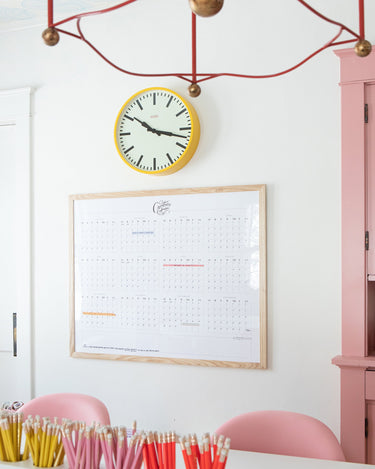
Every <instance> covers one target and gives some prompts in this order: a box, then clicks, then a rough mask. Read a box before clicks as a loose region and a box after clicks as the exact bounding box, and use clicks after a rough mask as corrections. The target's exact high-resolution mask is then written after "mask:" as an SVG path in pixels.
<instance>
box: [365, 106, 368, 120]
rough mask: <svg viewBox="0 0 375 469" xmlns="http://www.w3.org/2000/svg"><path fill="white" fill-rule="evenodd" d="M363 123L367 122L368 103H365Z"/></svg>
mask: <svg viewBox="0 0 375 469" xmlns="http://www.w3.org/2000/svg"><path fill="white" fill-rule="evenodd" d="M365 124H368V104H365Z"/></svg>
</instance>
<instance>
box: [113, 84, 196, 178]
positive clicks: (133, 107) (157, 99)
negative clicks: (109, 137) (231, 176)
mask: <svg viewBox="0 0 375 469" xmlns="http://www.w3.org/2000/svg"><path fill="white" fill-rule="evenodd" d="M199 136H200V126H199V120H198V116H197V114H196V112H195V110H194V108H193V107H192V106H191V104H190V103H188V102H187V101H186V100H185V99H183V98H181V96H179V95H178V94H176V93H174V92H173V91H171V90H168V89H166V88H148V89H146V90H143V91H140V92H139V93H137V94H135V95H134V96H132V97H131V98H130V99H129V100H128V101H127V102H126V103H125V104H124V105H123V107H122V108H121V110H120V113H119V115H118V117H117V121H116V126H115V142H116V146H117V150H118V152H119V153H120V156H121V158H122V159H123V160H124V161H125V163H127V164H128V165H129V166H131V167H132V168H133V169H135V170H137V171H140V172H142V173H149V174H170V173H173V172H175V171H177V170H178V169H181V168H182V167H183V166H185V164H186V163H187V162H188V161H189V160H190V159H191V157H192V156H193V154H194V152H195V150H196V148H197V145H198V142H199Z"/></svg>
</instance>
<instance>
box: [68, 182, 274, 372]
mask: <svg viewBox="0 0 375 469" xmlns="http://www.w3.org/2000/svg"><path fill="white" fill-rule="evenodd" d="M247 200H249V201H248V202H247ZM69 204H70V259H71V269H70V353H71V356H73V357H77V358H93V359H97V358H99V359H111V360H129V361H149V362H159V363H160V362H161V363H173V364H184V365H199V366H216V367H236V368H260V369H264V368H266V367H267V275H266V186H265V185H241V186H222V187H204V188H190V189H167V190H151V191H131V192H130V191H129V192H114V193H103V194H80V195H72V196H70V198H69ZM145 204H146V205H145ZM246 204H249V209H248V208H247V205H246ZM145 206H146V207H150V210H151V212H152V214H150V213H149V212H147V211H145ZM250 206H251V210H250ZM174 207H177V208H176V210H175V212H174V213H173V210H174ZM147 210H148V208H147ZM158 212H160V213H158ZM207 213H209V214H210V215H207ZM202 214H203V215H202ZM249 214H250V215H249ZM165 215H166V216H165ZM161 220H162V221H161ZM142 223H143V224H142ZM179 223H180V224H181V223H182V225H183V227H184V228H183V229H182V228H181V227H178V228H176V226H177V225H178V224H179ZM182 225H181V226H182ZM198 225H199V226H198ZM139 226H142V227H143V228H142V229H139V228H134V227H139ZM150 226H152V229H151V228H149V227H150ZM202 226H205V230H202ZM207 226H208V228H207ZM132 227H133V228H132ZM165 227H166V228H165ZM176 229H177V230H178V231H176ZM162 230H164V231H163V233H164V234H163V235H162V234H161V231H162ZM249 230H250V231H249ZM202 233H204V234H202ZM219 233H220V234H219ZM169 236H171V239H175V241H174V243H175V244H172V245H170V244H169V245H168V243H166V238H168V237H169ZM207 236H208V237H210V236H211V238H210V243H211V244H208V247H209V250H210V251H211V252H210V255H208V254H207V255H206V251H205V250H204V245H205V242H206V238H207ZM133 238H134V239H136V242H137V243H138V244H134V242H133V241H134V240H133ZM250 238H251V239H250ZM168 239H169V238H168ZM207 239H208V238H207ZM121 243H122V244H121ZM131 243H133V244H131ZM178 243H180V244H179V245H178ZM189 243H190V244H189ZM162 245H164V246H165V249H164V251H163V249H162ZM228 245H229V246H228ZM155 246H157V248H158V249H159V250H160V252H161V254H160V256H161V257H160V256H159V257H157V256H156V255H155V253H154V250H153V249H154V248H155ZM190 247H191V249H192V251H191V253H189V254H190V255H186V252H188V250H189V248H190ZM193 248H194V249H195V250H196V251H199V252H198V257H199V260H198V261H197V260H196V258H195V257H196V256H195V257H194V254H193ZM233 252H235V253H236V255H233ZM140 253H141V254H140ZM218 253H219V255H218ZM109 254H110V255H109ZM90 256H91V257H90ZM175 259H178V260H177V261H176V260H175ZM197 259H198V258H197ZM249 259H250V260H249ZM252 259H253V260H252ZM219 261H220V262H221V264H220V265H224V264H225V263H226V265H228V263H230V262H232V261H233V262H237V263H238V264H236V265H237V266H238V265H239V266H240V267H238V268H237V267H236V270H231V268H228V267H225V269H224V270H220V268H218V267H217V264H216V262H219ZM141 264H142V267H141V268H140V267H139V266H140V265H141ZM103 265H105V266H106V267H105V268H103ZM98 266H99V267H98ZM108 266H109V267H108ZM145 266H146V267H145ZM210 268H211V270H209V269H210ZM152 269H156V270H155V271H157V272H158V274H159V275H158V277H157V279H156V280H155V282H159V283H158V285H157V286H155V285H154V284H153V280H152V279H153V278H154V277H152V276H151V272H152V271H153V270H152ZM250 270H251V272H250ZM160 272H162V274H161V276H160ZM164 272H167V274H164ZM171 272H173V275H172V274H171ZM207 272H209V273H207ZM234 272H236V273H235V274H234ZM232 274H233V275H232ZM161 277H162V280H160V278H161ZM232 277H233V278H232ZM245 277H246V278H245ZM136 278H139V279H140V281H141V282H142V287H141V290H139V291H138V290H137V288H138V286H136V285H135V283H134V282H135V280H134V279H136ZM155 278H156V277H155ZM207 278H208V280H207ZM212 279H213V280H212ZM143 280H144V282H143ZM160 282H164V284H163V285H162V286H164V288H166V287H168V286H169V288H168V289H167V290H166V291H165V292H164V294H163V295H161V296H160V297H158V293H159V290H161V287H160V285H161V283H160ZM168 282H169V283H168ZM205 282H206V283H205ZM207 282H208V284H207ZM210 282H211V283H210ZM143 283H144V284H143ZM250 283H251V284H252V287H251V288H250V287H249V285H250ZM203 285H205V286H207V285H209V286H208V287H207V288H206V287H205V288H203ZM212 285H213V286H212ZM231 285H233V287H231ZM177 288H180V289H181V293H179V292H177V290H176V289H177ZM210 288H211V290H212V291H213V292H212V293H207V291H209V290H210ZM226 288H227V291H226V290H225V289H226ZM174 289H175V290H176V291H175V290H174ZM232 290H233V291H232ZM171 291H172V293H168V292H171ZM129 292H130V293H129ZM148 292H152V294H150V295H149V296H150V297H148V296H147V294H148ZM228 292H229V293H230V294H226V296H225V297H224V299H223V298H221V297H220V295H221V294H223V295H225V293H228ZM127 294H129V295H128V296H126V295H127ZM254 299H255V300H254ZM215 301H217V303H215ZM189 302H190V303H189ZM250 303H251V308H252V309H251V318H250V317H249V315H248V313H249V311H250V309H249V305H250ZM146 304H147V306H144V305H146ZM161 304H162V305H163V306H162V307H160V305H161ZM139 305H143V306H139ZM176 305H177V307H178V308H179V309H178V308H177V309H178V311H177V309H174V308H175V307H176ZM191 305H193V306H191ZM216 305H219V306H218V308H217V309H215V308H216ZM228 305H229V306H228ZM158 307H159V310H158ZM160 308H161V309H160ZM165 308H167V309H165ZM189 308H190V309H189ZM220 308H221V309H220ZM230 308H232V309H230ZM241 308H242V309H241ZM239 309H241V311H242V310H243V311H242V312H241V313H240V312H239ZM255 310H256V311H255ZM219 316H220V324H221V323H223V325H220V327H222V329H220V328H219V319H218V318H219ZM142 321H143V322H142ZM231 321H233V323H231ZM231 327H232V330H233V331H234V332H233V334H232V336H231V332H230V328H231ZM216 329H217V330H218V331H221V330H222V331H223V332H215V330H216ZM174 331H175V332H174ZM139 337H142V340H141V341H140V342H139ZM158 340H159V341H160V342H161V343H163V344H164V350H167V349H168V347H172V346H171V345H170V344H172V343H175V346H176V350H174V349H173V348H171V349H170V350H168V352H167V353H165V354H164V353H163V347H159V345H160V344H159V342H158ZM141 342H142V345H139V344H140V343H141ZM124 343H125V345H124ZM155 344H157V345H155ZM165 344H168V345H165ZM197 344H198V345H197ZM247 344H251V347H252V349H251V350H253V351H251V352H250V349H249V350H248V349H247ZM206 345H207V347H206ZM249 347H250V345H249ZM219 349H220V350H219ZM233 357H234V358H233ZM237 357H240V358H239V359H238V358H237ZM253 357H256V359H255V360H254V359H253Z"/></svg>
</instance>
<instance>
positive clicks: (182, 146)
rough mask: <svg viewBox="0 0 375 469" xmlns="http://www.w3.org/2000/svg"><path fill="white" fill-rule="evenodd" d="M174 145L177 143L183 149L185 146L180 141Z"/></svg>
mask: <svg viewBox="0 0 375 469" xmlns="http://www.w3.org/2000/svg"><path fill="white" fill-rule="evenodd" d="M176 145H178V146H179V147H181V148H183V149H184V150H185V148H186V145H182V143H180V142H176Z"/></svg>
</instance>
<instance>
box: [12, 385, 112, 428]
mask: <svg viewBox="0 0 375 469" xmlns="http://www.w3.org/2000/svg"><path fill="white" fill-rule="evenodd" d="M18 412H23V414H24V416H25V418H26V417H28V416H29V415H32V416H33V417H35V415H39V416H40V417H50V418H51V419H53V418H54V417H57V418H58V422H59V423H61V419H62V418H67V419H71V420H78V421H83V422H86V424H87V425H91V424H92V422H94V421H95V422H98V423H100V424H102V425H110V417H109V413H108V409H107V407H106V406H105V405H104V404H103V402H102V401H100V400H99V399H97V398H96V397H93V396H88V395H86V394H76V393H58V394H47V395H46V396H40V397H36V398H35V399H32V400H31V401H29V402H27V403H26V404H25V405H23V406H22V407H21V408H20V409H19V411H18Z"/></svg>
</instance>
